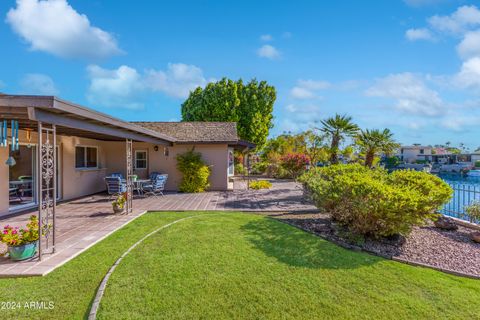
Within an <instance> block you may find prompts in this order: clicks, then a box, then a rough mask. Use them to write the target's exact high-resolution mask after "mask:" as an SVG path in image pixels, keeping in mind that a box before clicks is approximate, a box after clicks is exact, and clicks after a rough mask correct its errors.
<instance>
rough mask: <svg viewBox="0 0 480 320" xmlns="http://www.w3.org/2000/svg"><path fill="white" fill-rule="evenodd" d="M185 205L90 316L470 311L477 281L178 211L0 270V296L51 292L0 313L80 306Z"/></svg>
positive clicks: (479, 289) (460, 314) (79, 313)
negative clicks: (1, 275) (24, 268)
mask: <svg viewBox="0 0 480 320" xmlns="http://www.w3.org/2000/svg"><path fill="white" fill-rule="evenodd" d="M192 215H198V217H196V218H193V219H189V220H184V221H182V222H180V223H177V224H175V225H172V226H171V227H169V228H167V229H164V230H162V231H161V232H160V233H157V234H155V235H154V236H152V237H150V238H149V239H147V240H146V241H145V242H144V243H143V244H142V245H140V246H139V247H137V248H136V249H135V250H134V251H133V252H132V253H131V254H130V255H129V256H127V257H126V258H125V259H124V260H123V262H122V263H121V264H120V265H119V266H118V267H117V269H116V271H115V273H114V274H113V275H112V277H111V278H110V282H109V285H108V286H107V290H106V293H105V296H104V298H103V300H102V303H101V306H100V312H99V317H100V318H102V319H113V318H115V319H125V318H130V319H139V318H146V317H148V318H166V319H172V318H178V319H184V318H203V319H214V318H237V319H251V318H272V319H278V318H299V319H306V318H316V319H318V318H340V319H345V318H357V319H358V318H365V319H371V318H378V319H388V318H391V319H402V318H416V319H418V318H424V319H432V318H461V319H474V318H479V315H480V281H477V280H471V279H465V278H459V277H455V276H451V275H446V274H443V273H440V272H437V271H434V270H430V269H424V268H417V267H411V266H407V265H404V264H401V263H396V262H393V261H388V260H384V259H381V258H378V257H374V256H370V255H367V254H364V253H357V252H351V251H347V250H344V249H342V248H339V247H337V246H335V245H333V244H331V243H329V242H327V241H324V240H322V239H319V238H317V237H315V236H313V235H311V234H308V233H305V232H303V231H300V230H298V229H296V228H293V227H291V226H288V225H286V224H283V223H281V222H278V221H275V220H272V219H270V218H266V217H262V216H257V215H252V214H242V213H220V214H215V215H205V214H202V213H190V212H187V213H185V212H184V213H150V214H146V215H144V216H143V217H141V218H139V219H137V220H136V221H134V222H132V223H131V224H129V225H128V226H127V227H125V228H123V229H122V230H120V231H118V232H116V233H115V234H113V235H112V236H110V237H109V238H107V239H106V240H104V241H102V242H101V243H100V244H98V245H96V246H95V247H93V248H91V249H90V250H88V251H87V252H86V253H84V254H82V255H81V256H79V257H77V258H76V259H74V260H73V261H71V262H70V263H68V264H66V265H65V266H63V267H61V268H59V269H57V270H56V271H54V272H53V273H51V274H49V275H48V276H46V277H43V278H30V279H3V280H0V301H21V302H23V301H32V300H33V301H45V300H46V301H50V300H51V301H54V302H55V309H53V310H49V311H37V312H35V313H32V311H31V310H30V311H29V310H24V309H22V310H16V311H5V310H0V315H2V316H5V317H20V316H24V317H27V316H29V317H30V318H48V319H52V318H68V319H75V318H76V319H78V318H83V317H84V316H85V315H86V314H87V313H88V310H89V306H90V303H91V301H92V299H93V297H94V294H95V289H96V287H97V286H98V284H99V283H100V281H101V279H102V277H103V275H104V274H105V272H106V271H107V269H108V267H109V266H110V265H111V264H112V263H113V262H114V261H115V259H116V258H117V257H118V256H119V255H120V254H121V253H122V252H123V251H124V250H125V249H126V248H128V247H129V246H130V245H131V244H133V243H134V242H135V241H136V240H138V239H139V238H141V237H142V236H143V235H145V234H147V233H148V232H150V231H152V230H154V229H156V228H158V227H159V226H161V225H165V224H166V223H168V222H171V221H174V220H177V219H179V218H181V217H185V216H192Z"/></svg>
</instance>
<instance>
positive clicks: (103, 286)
mask: <svg viewBox="0 0 480 320" xmlns="http://www.w3.org/2000/svg"><path fill="white" fill-rule="evenodd" d="M219 214H220V213H216V214H200V215H194V216H189V217H185V218H181V219H178V220H175V221H173V222H170V223H167V224H166V225H164V226H161V227H159V228H157V229H155V230H154V231H152V232H150V233H149V234H147V235H146V236H144V237H143V238H141V239H140V240H138V241H137V242H135V243H134V244H133V245H132V246H131V247H130V248H128V249H127V251H125V252H124V253H123V254H122V255H121V256H120V258H118V259H117V261H115V263H114V264H113V265H112V266H111V267H110V269H109V270H108V272H107V274H106V275H105V277H104V278H103V280H102V282H101V283H100V286H99V287H98V289H97V293H96V295H95V299H94V300H93V303H92V307H91V308H90V313H89V315H88V319H89V320H95V319H96V318H97V312H98V308H99V307H100V302H101V300H102V297H103V294H104V292H105V289H106V287H107V283H108V280H109V279H110V276H111V275H112V273H113V271H115V268H116V267H117V266H118V265H119V264H120V262H122V260H123V258H125V257H126V256H127V255H128V254H129V253H130V252H131V251H132V250H133V249H135V248H136V247H137V246H138V245H139V244H141V243H142V242H143V241H145V240H146V239H148V238H149V237H151V236H152V235H154V234H155V233H157V232H159V231H161V230H163V229H166V228H168V227H170V226H172V225H174V224H176V223H178V222H182V221H184V220H188V219H192V218H196V217H204V216H212V215H219Z"/></svg>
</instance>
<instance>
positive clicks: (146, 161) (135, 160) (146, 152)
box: [133, 149, 148, 170]
mask: <svg viewBox="0 0 480 320" xmlns="http://www.w3.org/2000/svg"><path fill="white" fill-rule="evenodd" d="M139 152H142V153H145V159H140V160H142V161H145V168H139V167H137V153H139ZM133 163H134V169H135V170H148V150H146V149H138V150H135V151H134V161H133Z"/></svg>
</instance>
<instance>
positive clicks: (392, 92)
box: [365, 73, 446, 116]
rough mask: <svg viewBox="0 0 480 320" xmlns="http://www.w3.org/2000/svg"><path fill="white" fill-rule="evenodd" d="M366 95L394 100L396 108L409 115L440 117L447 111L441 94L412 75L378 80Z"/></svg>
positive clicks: (393, 76)
mask: <svg viewBox="0 0 480 320" xmlns="http://www.w3.org/2000/svg"><path fill="white" fill-rule="evenodd" d="M365 93H366V95H367V96H372V97H382V98H389V99H394V100H395V101H396V104H395V108H396V109H398V110H400V111H402V112H405V113H408V114H417V115H423V116H439V115H442V114H444V113H445V110H446V105H445V103H444V102H443V101H442V99H441V98H440V96H439V94H438V93H437V92H436V91H434V90H431V89H429V88H428V87H427V86H426V84H425V83H424V81H423V79H422V78H421V77H420V76H418V75H414V74H412V73H400V74H392V75H389V76H387V77H385V78H382V79H378V80H377V81H376V83H375V84H374V85H373V86H372V87H370V88H368V89H367V91H366V92H365Z"/></svg>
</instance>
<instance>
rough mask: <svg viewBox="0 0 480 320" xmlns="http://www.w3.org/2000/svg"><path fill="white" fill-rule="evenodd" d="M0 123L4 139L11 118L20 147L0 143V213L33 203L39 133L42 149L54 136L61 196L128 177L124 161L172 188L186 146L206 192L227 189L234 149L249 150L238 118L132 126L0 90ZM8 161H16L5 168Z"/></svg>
mask: <svg viewBox="0 0 480 320" xmlns="http://www.w3.org/2000/svg"><path fill="white" fill-rule="evenodd" d="M0 120H1V123H2V124H3V121H4V120H7V122H8V125H9V129H8V134H7V135H8V137H10V136H11V132H10V131H11V130H10V123H11V120H15V121H18V124H19V128H18V129H19V130H18V131H19V135H18V136H19V148H18V150H11V145H10V138H9V139H8V143H7V146H3V147H2V146H0V216H2V215H6V214H9V213H11V212H13V211H18V210H22V209H25V208H28V207H32V206H34V205H35V203H36V201H37V199H38V192H39V191H38V190H37V189H38V188H39V183H38V180H39V179H40V178H41V177H39V173H38V172H39V171H41V170H43V169H42V167H41V166H42V165H48V164H46V163H45V161H44V159H43V155H44V151H42V152H40V150H38V149H39V148H37V146H38V145H39V144H40V140H39V134H38V133H39V131H41V133H42V134H41V139H42V142H41V144H43V145H44V146H46V145H47V146H53V143H52V142H53V141H52V140H53V133H55V134H56V140H55V142H56V147H55V149H56V159H57V160H56V164H55V165H54V166H53V170H55V171H56V172H57V183H56V187H55V188H56V193H57V199H61V200H69V199H74V198H78V197H81V196H85V195H90V194H94V193H98V192H102V191H104V190H105V182H104V178H105V177H106V176H108V175H109V174H111V173H114V172H120V173H122V174H123V175H126V174H127V158H128V159H130V161H131V162H132V166H131V167H133V173H134V174H136V175H138V176H139V177H141V178H146V177H148V175H149V173H151V172H160V173H166V174H168V181H167V185H166V189H167V190H177V189H178V186H179V183H180V180H181V174H180V172H179V171H178V170H177V169H176V156H177V155H178V154H179V153H183V152H185V151H187V150H190V149H192V148H195V151H197V152H200V153H201V154H202V157H203V159H204V161H205V162H206V164H207V165H209V166H210V168H211V175H210V178H209V180H210V189H211V190H228V189H231V188H233V184H232V183H231V182H230V181H229V180H230V179H229V177H230V176H231V175H233V174H234V171H233V150H234V149H238V150H241V151H246V150H248V149H249V148H253V147H254V145H252V144H251V143H247V142H243V141H240V140H239V138H238V136H237V127H236V123H232V122H230V123H225V122H178V123H169V122H137V123H132V122H126V121H122V120H119V119H116V118H113V117H111V116H109V115H106V114H103V113H100V112H97V111H94V110H91V109H88V108H85V107H82V106H79V105H76V104H73V103H70V102H68V101H64V100H61V99H58V98H55V97H51V96H22V95H0ZM47 136H48V138H49V139H50V140H49V141H48V142H47V140H46V139H47ZM1 143H2V142H1V141H0V144H1ZM128 150H130V151H131V155H132V156H131V157H127V154H130V153H129V152H127V151H128ZM7 159H9V160H8V161H9V162H10V163H11V160H12V159H13V160H14V162H15V163H16V164H15V165H13V166H9V165H7V164H6V163H7ZM42 172H43V171H42ZM42 179H43V178H42Z"/></svg>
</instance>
